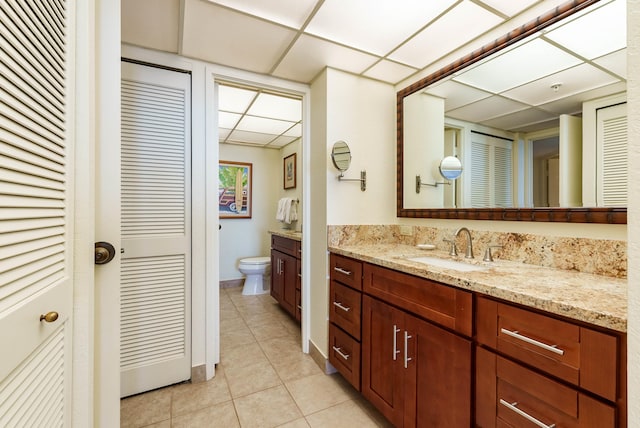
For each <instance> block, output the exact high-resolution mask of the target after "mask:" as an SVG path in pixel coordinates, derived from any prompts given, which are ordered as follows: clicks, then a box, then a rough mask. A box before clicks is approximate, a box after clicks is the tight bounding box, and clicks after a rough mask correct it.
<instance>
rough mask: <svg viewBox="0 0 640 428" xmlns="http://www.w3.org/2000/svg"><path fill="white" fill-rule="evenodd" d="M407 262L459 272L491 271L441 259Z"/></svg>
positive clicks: (410, 258)
mask: <svg viewBox="0 0 640 428" xmlns="http://www.w3.org/2000/svg"><path fill="white" fill-rule="evenodd" d="M407 260H410V261H412V262H418V263H424V264H426V265H430V266H438V267H441V268H445V269H452V270H457V271H460V272H475V271H482V270H487V269H489V268H488V267H487V266H478V265H473V264H471V263H465V262H460V261H457V260H450V259H441V258H439V257H428V256H422V257H409V258H407Z"/></svg>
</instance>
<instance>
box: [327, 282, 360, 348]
mask: <svg viewBox="0 0 640 428" xmlns="http://www.w3.org/2000/svg"><path fill="white" fill-rule="evenodd" d="M330 293H331V295H330V296H329V321H331V322H332V323H335V324H336V325H338V326H339V327H341V328H342V329H343V330H344V331H346V332H347V333H349V334H350V335H351V336H353V337H355V338H356V339H357V340H360V314H361V312H362V293H360V292H359V291H356V290H354V289H352V288H349V287H345V286H344V285H342V284H340V283H338V282H336V281H331V289H330Z"/></svg>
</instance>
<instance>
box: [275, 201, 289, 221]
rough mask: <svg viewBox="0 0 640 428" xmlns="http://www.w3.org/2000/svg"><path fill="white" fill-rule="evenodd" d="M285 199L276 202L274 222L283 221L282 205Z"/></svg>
mask: <svg viewBox="0 0 640 428" xmlns="http://www.w3.org/2000/svg"><path fill="white" fill-rule="evenodd" d="M286 199H287V198H282V199H280V200H279V201H278V210H277V211H276V220H278V221H284V204H285V200H286Z"/></svg>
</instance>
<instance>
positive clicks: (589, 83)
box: [503, 64, 619, 105]
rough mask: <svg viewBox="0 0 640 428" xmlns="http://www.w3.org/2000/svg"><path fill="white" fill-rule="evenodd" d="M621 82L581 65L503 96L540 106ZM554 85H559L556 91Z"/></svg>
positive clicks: (593, 68) (586, 65) (588, 66)
mask: <svg viewBox="0 0 640 428" xmlns="http://www.w3.org/2000/svg"><path fill="white" fill-rule="evenodd" d="M617 81H619V79H616V78H615V77H613V76H612V75H611V74H609V73H605V72H604V71H602V70H600V69H598V68H596V67H593V66H591V65H589V64H581V65H578V66H576V67H572V68H570V69H567V70H563V71H561V72H559V73H555V74H553V75H551V76H547V77H545V78H542V79H539V80H536V81H533V82H530V83H528V84H525V85H522V86H519V87H517V88H514V89H512V90H510V91H507V92H504V93H503V95H504V96H506V97H509V98H513V99H515V100H518V101H521V102H523V103H527V104H531V105H540V104H545V103H549V102H551V101H555V100H558V99H560V98H564V97H567V96H570V95H575V94H579V93H580V92H585V91H588V90H590V89H594V88H597V87H600V86H606V85H609V84H611V83H615V82H617ZM554 85H559V86H558V87H557V89H554V87H553V86H554Z"/></svg>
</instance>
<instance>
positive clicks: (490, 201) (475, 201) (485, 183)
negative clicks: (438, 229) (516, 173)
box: [465, 131, 513, 208]
mask: <svg viewBox="0 0 640 428" xmlns="http://www.w3.org/2000/svg"><path fill="white" fill-rule="evenodd" d="M512 144H513V143H512V142H511V141H509V140H506V139H504V138H500V137H494V136H491V135H486V134H480V133H476V132H473V131H472V132H471V162H470V165H471V167H470V171H471V173H470V175H471V188H470V192H469V193H470V195H471V200H470V201H469V202H470V204H466V205H470V206H471V207H473V208H487V207H501V208H508V207H512V206H513V160H512V154H511V152H512ZM466 205H465V206H466Z"/></svg>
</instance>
